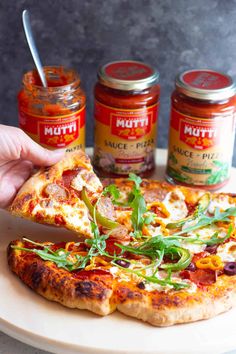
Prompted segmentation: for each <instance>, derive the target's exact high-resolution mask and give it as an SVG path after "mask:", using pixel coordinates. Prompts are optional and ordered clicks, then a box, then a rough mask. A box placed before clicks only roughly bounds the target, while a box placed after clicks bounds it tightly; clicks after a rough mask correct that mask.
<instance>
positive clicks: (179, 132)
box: [166, 70, 236, 190]
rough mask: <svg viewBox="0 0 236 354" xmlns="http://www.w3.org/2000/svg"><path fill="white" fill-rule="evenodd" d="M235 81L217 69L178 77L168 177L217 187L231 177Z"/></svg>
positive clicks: (209, 188)
mask: <svg viewBox="0 0 236 354" xmlns="http://www.w3.org/2000/svg"><path fill="white" fill-rule="evenodd" d="M235 112H236V98H235V84H234V82H233V80H232V78H231V77H230V76H228V75H225V74H222V73H219V72H215V71H212V70H190V71H186V72H184V73H183V74H180V75H179V76H177V78H176V89H175V91H174V92H173V94H172V107H171V115H170V132H169V149H168V162H167V171H166V178H167V180H168V181H169V182H171V183H178V184H182V185H187V186H191V187H201V188H205V189H208V190H215V189H218V188H220V187H222V186H223V185H224V184H226V183H227V181H228V179H229V177H230V169H231V165H232V155H233V146H234V135H235V121H234V117H235Z"/></svg>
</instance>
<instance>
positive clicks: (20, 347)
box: [0, 332, 236, 354]
mask: <svg viewBox="0 0 236 354" xmlns="http://www.w3.org/2000/svg"><path fill="white" fill-rule="evenodd" d="M0 354H49V352H46V351H44V350H40V349H36V348H33V347H31V346H29V345H27V344H23V343H21V342H19V341H18V340H16V339H14V338H11V337H9V336H7V335H6V334H4V333H2V332H0ZM65 354H66V353H65ZM222 354H223V353H222ZM224 354H236V350H234V351H231V352H227V353H224Z"/></svg>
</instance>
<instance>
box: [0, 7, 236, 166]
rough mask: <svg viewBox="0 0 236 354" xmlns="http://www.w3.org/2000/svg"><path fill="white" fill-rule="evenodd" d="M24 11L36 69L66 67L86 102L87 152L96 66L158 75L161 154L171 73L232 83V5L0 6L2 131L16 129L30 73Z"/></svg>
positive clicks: (235, 10) (235, 12)
mask: <svg viewBox="0 0 236 354" xmlns="http://www.w3.org/2000/svg"><path fill="white" fill-rule="evenodd" d="M24 8H27V9H29V10H30V12H31V20H32V26H33V29H34V32H35V36H36V38H37V44H38V47H39V49H40V53H41V57H42V60H43V63H44V64H45V65H66V66H70V67H74V68H76V69H77V70H78V71H79V73H80V75H81V77H82V83H83V86H84V88H85V90H86V93H87V95H88V104H87V145H92V143H93V115H92V106H93V98H92V90H93V86H94V83H95V81H96V71H97V68H98V66H100V65H101V64H104V63H106V62H108V61H111V60H119V59H135V60H141V61H144V62H147V63H149V64H151V65H153V66H155V67H156V68H157V69H158V70H159V71H160V75H161V88H162V92H161V111H160V118H159V132H158V146H159V147H166V146H167V135H168V121H169V107H170V94H171V91H172V89H173V84H174V78H175V75H176V73H177V72H179V71H183V70H186V69H190V68H206V67H208V68H212V69H215V70H221V71H224V72H226V73H228V74H230V75H232V76H233V77H234V78H235V77H236V36H235V35H236V0H159V1H158V0H143V1H142V0H37V1H36V0H35V1H34V0H31V1H30V0H25V1H24V0H1V2H0V63H1V65H0V70H1V76H0V90H1V92H0V109H1V115H0V122H1V123H4V124H11V125H17V102H16V95H17V92H18V90H19V88H20V84H21V79H22V75H23V73H24V72H25V71H27V70H30V69H31V68H32V67H33V63H32V59H31V56H30V54H29V50H28V48H27V45H26V42H25V37H24V33H23V30H22V24H21V12H22V10H23V9H24ZM234 165H235V166H236V149H235V154H234Z"/></svg>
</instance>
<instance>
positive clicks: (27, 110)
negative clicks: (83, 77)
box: [18, 66, 86, 152]
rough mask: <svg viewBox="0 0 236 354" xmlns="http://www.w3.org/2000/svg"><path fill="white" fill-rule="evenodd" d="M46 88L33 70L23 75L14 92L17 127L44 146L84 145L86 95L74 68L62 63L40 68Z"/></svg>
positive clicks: (71, 147) (79, 146)
mask: <svg viewBox="0 0 236 354" xmlns="http://www.w3.org/2000/svg"><path fill="white" fill-rule="evenodd" d="M44 72H45V76H46V80H47V85H48V87H43V86H42V83H41V80H40V78H39V76H38V73H37V71H36V70H33V71H30V72H28V73H26V74H25V75H24V76H23V87H22V89H21V91H20V92H19V94H18V109H19V126H20V128H21V129H23V130H24V131H25V132H26V133H27V134H28V135H29V136H30V137H31V138H32V139H33V140H35V141H36V142H37V143H39V144H40V145H42V146H44V147H46V148H48V149H58V148H64V149H65V148H66V151H68V152H71V151H74V150H77V149H84V148H85V104H86V96H85V93H84V91H83V90H82V88H81V87H80V77H79V75H78V74H77V72H76V71H74V70H72V69H66V68H64V67H62V66H58V67H51V66H48V67H44Z"/></svg>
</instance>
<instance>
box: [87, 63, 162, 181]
mask: <svg viewBox="0 0 236 354" xmlns="http://www.w3.org/2000/svg"><path fill="white" fill-rule="evenodd" d="M158 82H159V73H158V72H157V71H156V70H154V69H153V68H152V67H150V66H149V65H146V64H144V63H141V62H137V61H116V62H111V63H108V64H106V65H104V66H103V67H101V68H100V69H99V71H98V82H97V83H96V86H95V89H94V95H95V108H94V114H95V139H94V140H95V142H94V159H93V160H94V165H95V169H96V171H97V173H98V174H99V175H101V176H108V177H116V176H127V175H128V174H129V173H130V172H133V173H136V174H139V175H142V176H148V175H150V174H151V173H152V172H153V171H154V168H155V159H154V156H155V147H156V134H157V115H158V107H159V96H160V87H159V85H158Z"/></svg>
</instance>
